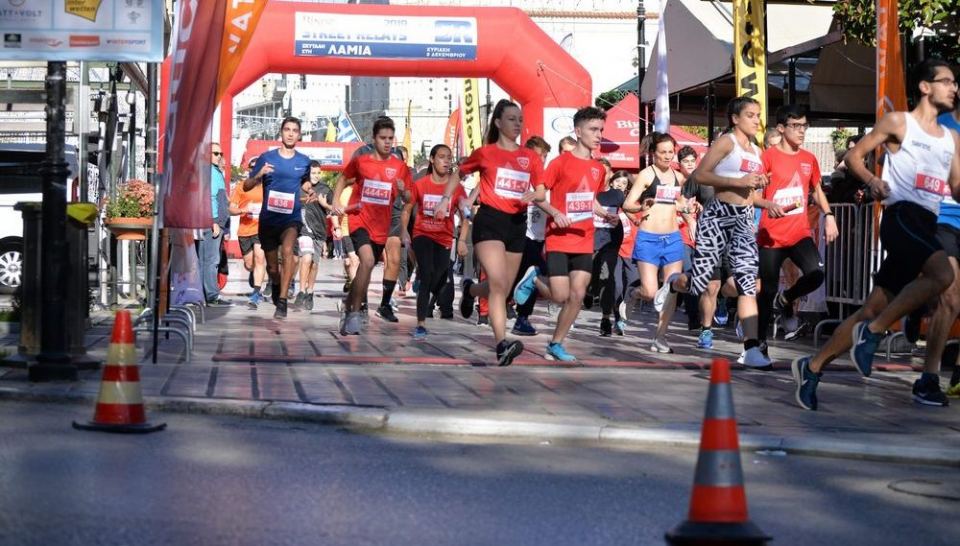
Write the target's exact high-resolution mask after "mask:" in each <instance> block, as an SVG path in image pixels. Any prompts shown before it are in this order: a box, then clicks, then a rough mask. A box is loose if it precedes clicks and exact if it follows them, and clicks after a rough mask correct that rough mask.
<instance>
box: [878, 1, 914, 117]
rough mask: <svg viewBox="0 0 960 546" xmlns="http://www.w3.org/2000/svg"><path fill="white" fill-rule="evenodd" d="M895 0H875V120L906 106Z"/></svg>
mask: <svg viewBox="0 0 960 546" xmlns="http://www.w3.org/2000/svg"><path fill="white" fill-rule="evenodd" d="M897 9H898V7H897V0H877V121H879V120H880V118H881V117H883V115H884V114H886V113H888V112H896V111H905V110H906V109H907V86H906V82H905V78H904V74H903V54H902V53H901V51H900V28H899V27H900V25H899V20H900V17H899V13H898V11H897Z"/></svg>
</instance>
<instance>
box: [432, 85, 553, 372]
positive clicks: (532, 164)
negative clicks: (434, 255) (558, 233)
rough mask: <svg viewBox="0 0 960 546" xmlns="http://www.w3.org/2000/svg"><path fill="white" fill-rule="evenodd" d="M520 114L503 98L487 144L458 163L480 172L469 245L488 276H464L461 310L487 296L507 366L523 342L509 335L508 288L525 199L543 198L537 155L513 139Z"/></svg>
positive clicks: (467, 311) (447, 193) (522, 231)
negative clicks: (480, 279)
mask: <svg viewBox="0 0 960 546" xmlns="http://www.w3.org/2000/svg"><path fill="white" fill-rule="evenodd" d="M522 125H523V116H522V115H521V113H520V107H519V106H517V105H516V104H515V103H513V102H511V101H508V100H501V101H500V102H498V103H497V105H496V107H494V109H493V114H492V115H491V116H490V123H489V124H488V125H487V136H486V138H485V139H484V140H485V142H486V145H485V146H482V147H480V148H478V149H476V150H475V151H474V152H473V153H472V154H471V155H470V157H469V158H467V160H466V161H465V162H464V163H463V164H462V165H460V172H461V173H462V174H465V175H466V174H470V173H473V172H479V173H480V209H479V210H478V211H477V214H476V216H474V219H473V228H472V231H473V248H474V251H475V252H476V254H477V259H478V260H479V262H480V265H481V267H482V268H483V270H484V271H485V272H486V275H487V280H485V281H483V282H480V283H476V282H474V281H473V280H472V279H464V281H463V294H462V297H461V299H460V312H461V313H462V314H463V316H464V318H469V317H470V315H472V314H473V302H474V299H476V298H477V297H486V298H488V299H489V301H490V326H491V327H492V328H493V336H494V338H495V339H496V341H497V347H496V351H497V364H498V365H500V366H509V365H510V363H511V362H513V359H514V358H516V356H517V355H519V354H520V353H521V352H523V343H521V342H519V341H507V339H506V337H507V292H508V291H509V290H510V285H511V284H512V283H513V280H514V279H515V278H516V276H517V271H518V270H519V269H520V260H521V259H522V258H523V248H524V246H526V233H527V204H529V203H530V202H531V201H542V200H543V199H544V190H543V182H542V181H541V180H540V178H541V175H542V174H543V164H542V163H541V161H540V156H538V155H537V153H536V152H534V151H533V150H530V149H529V148H521V147H520V145H518V144H517V138H518V137H519V136H520V129H521V127H522ZM459 183H460V180H459V177H457V176H452V177H451V179H450V182H449V183H448V184H447V188H446V189H445V190H444V196H443V199H442V200H441V202H440V203H439V204H438V205H437V209H438V210H437V219H440V220H442V219H443V218H444V217H446V215H447V214H448V211H447V209H448V207H447V206H446V204H447V203H449V202H450V199H451V197H452V196H453V192H454V190H455V189H456V188H457V187H458V186H459Z"/></svg>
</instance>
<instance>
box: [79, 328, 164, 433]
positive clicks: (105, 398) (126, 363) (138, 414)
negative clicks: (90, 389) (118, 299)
mask: <svg viewBox="0 0 960 546" xmlns="http://www.w3.org/2000/svg"><path fill="white" fill-rule="evenodd" d="M166 427H167V424H166V423H160V424H158V425H152V424H150V423H147V416H146V412H145V411H144V409H143V393H142V392H141V390H140V368H139V367H137V349H136V347H134V345H133V327H132V326H131V324H130V312H129V311H117V316H116V319H115V320H114V322H113V335H112V336H111V337H110V348H109V349H107V365H106V366H104V368H103V378H102V379H101V380H100V394H99V395H97V409H96V411H94V414H93V420H92V421H90V422H88V423H85V424H84V423H78V422H76V421H74V422H73V428H77V429H81V430H99V431H103V432H139V433H144V432H155V431H158V430H163V429H165V428H166Z"/></svg>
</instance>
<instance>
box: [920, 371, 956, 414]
mask: <svg viewBox="0 0 960 546" xmlns="http://www.w3.org/2000/svg"><path fill="white" fill-rule="evenodd" d="M913 401H914V402H917V403H919V404H923V405H925V406H940V407H944V406H949V405H950V401H949V400H947V395H946V394H944V393H943V391H942V390H940V378H939V377H936V378H932V377H929V376H927V375H926V374H924V375H921V376H920V379H917V380H916V381H914V382H913Z"/></svg>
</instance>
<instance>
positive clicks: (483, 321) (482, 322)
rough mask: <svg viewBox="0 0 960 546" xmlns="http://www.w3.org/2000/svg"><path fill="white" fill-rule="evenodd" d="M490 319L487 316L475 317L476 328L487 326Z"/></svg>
mask: <svg viewBox="0 0 960 546" xmlns="http://www.w3.org/2000/svg"><path fill="white" fill-rule="evenodd" d="M489 325H490V317H488V316H487V315H477V326H489Z"/></svg>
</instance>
